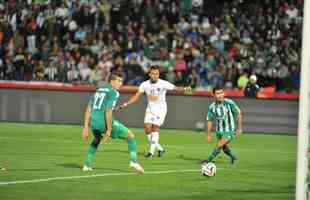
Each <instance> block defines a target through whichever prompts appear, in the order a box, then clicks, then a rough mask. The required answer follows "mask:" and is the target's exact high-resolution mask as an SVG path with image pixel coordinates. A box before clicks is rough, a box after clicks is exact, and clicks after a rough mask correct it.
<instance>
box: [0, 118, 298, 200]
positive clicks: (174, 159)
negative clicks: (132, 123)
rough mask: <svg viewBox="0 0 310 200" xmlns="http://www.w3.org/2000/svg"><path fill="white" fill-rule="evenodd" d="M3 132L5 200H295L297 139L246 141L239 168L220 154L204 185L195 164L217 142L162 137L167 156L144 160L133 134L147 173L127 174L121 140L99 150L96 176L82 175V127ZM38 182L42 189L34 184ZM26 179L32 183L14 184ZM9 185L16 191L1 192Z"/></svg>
mask: <svg viewBox="0 0 310 200" xmlns="http://www.w3.org/2000/svg"><path fill="white" fill-rule="evenodd" d="M0 127H1V128H0V166H1V165H2V166H3V167H5V168H6V171H0V199H1V200H11V199H16V200H17V199H18V200H20V199H23V200H28V199H29V200H36V199H45V200H49V199H53V200H54V199H58V200H61V199H74V200H80V199H81V200H86V199H91V200H96V199H100V200H102V199H107V200H114V199H115V200H122V199H134V200H140V199H148V200H152V199H154V200H155V199H156V200H171V199H174V200H183V199H184V200H185V199H189V200H190V199H197V200H198V199H199V200H200V199H207V200H213V199H214V200H217V199H221V200H226V199H227V200H234V199H236V200H243V199H244V200H249V199H251V200H256V199H260V200H277V199H279V200H285V199H293V198H294V190H295V162H296V137H295V136H285V135H259V134H243V135H242V137H241V138H239V139H237V140H235V141H234V142H233V145H232V147H233V150H234V151H235V152H236V154H237V156H238V160H237V162H236V164H235V165H233V166H231V165H230V164H229V159H228V157H227V156H226V155H225V154H224V153H223V152H221V154H220V155H219V156H218V157H217V158H216V160H215V162H216V165H217V168H218V170H217V174H216V176H215V177H212V178H207V177H203V176H201V175H200V171H199V170H200V165H199V164H198V162H199V161H200V160H202V159H205V158H206V157H207V156H208V154H209V153H210V152H211V150H212V149H213V147H214V145H215V138H213V139H214V141H213V142H212V143H210V144H206V143H205V135H204V134H203V133H202V132H194V131H184V130H162V131H161V138H160V140H161V143H162V145H163V146H164V147H165V148H166V149H167V154H166V155H165V156H164V157H163V158H158V157H155V158H152V159H145V158H144V157H143V155H144V153H145V152H146V151H147V150H148V145H147V140H146V137H145V135H144V133H143V129H135V128H134V129H132V130H133V131H134V133H135V134H136V137H137V140H138V151H139V153H138V154H139V156H138V159H139V161H140V162H141V164H142V165H143V166H144V168H145V170H146V174H145V175H143V176H141V175H137V174H135V173H133V171H131V170H130V169H129V166H128V164H129V155H128V153H127V144H126V143H125V142H123V141H121V140H113V141H111V142H110V143H109V144H106V145H102V144H101V145H100V146H99V150H98V152H97V154H96V156H95V159H94V168H95V171H93V172H82V171H81V166H82V164H83V161H84V159H85V155H86V151H87V148H88V146H89V143H90V140H89V141H88V142H84V141H83V140H82V138H81V132H82V127H80V126H66V125H39V124H15V123H0ZM178 170H179V171H178ZM93 175H94V176H93ZM55 177H57V178H55ZM65 177H66V178H65ZM68 177H69V178H68ZM49 178H54V179H49ZM39 179H41V181H42V182H34V181H38V180H39ZM23 180H30V182H24V183H22V182H18V183H14V181H23ZM39 181H40V180H39ZM8 182H10V183H12V184H10V185H4V184H7V183H8Z"/></svg>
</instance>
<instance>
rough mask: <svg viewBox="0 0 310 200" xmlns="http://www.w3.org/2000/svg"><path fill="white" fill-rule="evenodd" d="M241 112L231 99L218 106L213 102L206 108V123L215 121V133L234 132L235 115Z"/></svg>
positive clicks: (235, 125)
mask: <svg viewBox="0 0 310 200" xmlns="http://www.w3.org/2000/svg"><path fill="white" fill-rule="evenodd" d="M240 112H241V110H240V108H239V107H238V106H237V104H236V103H235V102H234V101H233V100H231V99H226V98H225V99H224V102H223V103H221V104H218V103H216V102H213V103H212V104H211V105H210V106H209V108H208V115H207V121H215V122H216V128H215V131H217V132H234V131H235V130H236V128H237V114H238V113H240Z"/></svg>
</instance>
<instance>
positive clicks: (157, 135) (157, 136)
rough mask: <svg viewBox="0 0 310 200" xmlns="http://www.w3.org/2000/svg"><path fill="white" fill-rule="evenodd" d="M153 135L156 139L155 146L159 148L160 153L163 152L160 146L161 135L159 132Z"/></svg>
mask: <svg viewBox="0 0 310 200" xmlns="http://www.w3.org/2000/svg"><path fill="white" fill-rule="evenodd" d="M153 135H154V138H155V145H156V148H157V149H158V150H159V151H163V150H164V148H163V147H162V146H161V145H160V144H159V133H158V132H153Z"/></svg>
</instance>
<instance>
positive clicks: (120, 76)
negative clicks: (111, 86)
mask: <svg viewBox="0 0 310 200" xmlns="http://www.w3.org/2000/svg"><path fill="white" fill-rule="evenodd" d="M117 78H123V74H121V73H117V72H113V73H112V74H111V75H110V78H109V80H110V81H114V80H116V79H117Z"/></svg>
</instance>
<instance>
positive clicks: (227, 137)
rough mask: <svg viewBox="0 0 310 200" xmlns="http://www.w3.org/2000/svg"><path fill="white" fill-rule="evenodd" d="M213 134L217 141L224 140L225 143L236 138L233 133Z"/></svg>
mask: <svg viewBox="0 0 310 200" xmlns="http://www.w3.org/2000/svg"><path fill="white" fill-rule="evenodd" d="M215 134H216V138H217V139H218V140H219V139H221V138H224V139H225V140H227V141H232V140H234V139H235V138H236V134H235V133H234V132H215Z"/></svg>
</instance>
